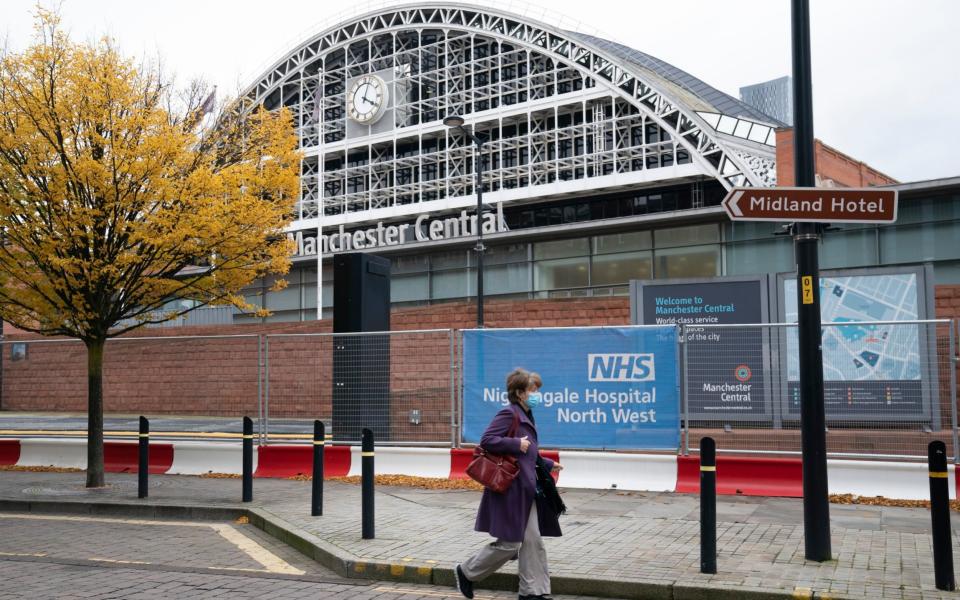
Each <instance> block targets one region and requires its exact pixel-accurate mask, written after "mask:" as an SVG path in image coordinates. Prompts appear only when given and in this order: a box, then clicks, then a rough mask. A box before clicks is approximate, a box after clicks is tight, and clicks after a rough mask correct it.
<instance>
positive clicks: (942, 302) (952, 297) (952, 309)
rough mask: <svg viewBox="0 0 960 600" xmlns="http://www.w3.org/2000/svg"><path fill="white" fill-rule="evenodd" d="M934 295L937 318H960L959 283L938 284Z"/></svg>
mask: <svg viewBox="0 0 960 600" xmlns="http://www.w3.org/2000/svg"><path fill="white" fill-rule="evenodd" d="M934 297H935V298H936V315H937V318H938V319H960V285H938V286H936V291H935V293H934Z"/></svg>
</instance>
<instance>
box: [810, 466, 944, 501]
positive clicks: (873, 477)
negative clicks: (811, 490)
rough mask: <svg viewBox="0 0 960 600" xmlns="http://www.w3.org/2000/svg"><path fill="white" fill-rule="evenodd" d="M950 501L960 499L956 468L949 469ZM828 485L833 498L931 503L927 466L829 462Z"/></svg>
mask: <svg viewBox="0 0 960 600" xmlns="http://www.w3.org/2000/svg"><path fill="white" fill-rule="evenodd" d="M949 478H950V485H949V488H950V498H951V499H956V489H957V488H956V483H955V481H956V480H955V473H954V466H953V465H949ZM827 481H828V485H829V489H830V493H831V494H855V495H857V496H883V497H885V498H896V499H899V500H929V499H930V477H929V475H928V473H927V463H926V462H917V463H907V462H887V461H872V460H834V459H831V460H828V461H827Z"/></svg>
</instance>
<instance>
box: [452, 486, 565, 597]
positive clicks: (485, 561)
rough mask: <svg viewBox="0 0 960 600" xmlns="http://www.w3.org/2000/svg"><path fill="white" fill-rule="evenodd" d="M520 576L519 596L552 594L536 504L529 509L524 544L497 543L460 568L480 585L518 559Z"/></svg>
mask: <svg viewBox="0 0 960 600" xmlns="http://www.w3.org/2000/svg"><path fill="white" fill-rule="evenodd" d="M517 550H519V562H520V564H519V565H518V569H519V575H520V595H521V596H536V595H546V594H549V593H550V573H549V572H548V571H547V549H546V548H545V547H544V545H543V538H541V537H540V524H539V522H538V521H537V503H536V502H534V503H533V506H532V507H531V508H530V518H529V519H527V527H526V529H524V531H523V542H505V541H503V540H500V539H498V540H497V541H495V542H491V543H489V544H487V545H486V546H484V547H483V548H480V550H479V551H478V552H477V553H476V554H474V555H473V556H471V557H470V558H468V559H467V560H465V561H464V562H463V563H462V564H461V565H460V568H461V569H462V570H463V574H464V575H465V576H466V577H467V579H469V580H470V581H480V580H481V579H484V578H485V577H487V576H489V575H490V574H491V573H493V572H494V571H496V570H497V569H499V568H500V567H502V566H503V565H504V563H506V562H507V561H508V560H510V559H511V558H513V557H515V556H517V554H518V553H517Z"/></svg>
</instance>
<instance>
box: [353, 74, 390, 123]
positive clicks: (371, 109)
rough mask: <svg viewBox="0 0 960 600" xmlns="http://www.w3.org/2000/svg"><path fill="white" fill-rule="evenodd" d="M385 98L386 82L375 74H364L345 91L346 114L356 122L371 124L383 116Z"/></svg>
mask: <svg viewBox="0 0 960 600" xmlns="http://www.w3.org/2000/svg"><path fill="white" fill-rule="evenodd" d="M387 99H388V92H387V83H386V82H385V81H384V80H383V79H380V78H379V77H377V76H376V75H364V76H362V77H359V78H357V80H356V81H354V82H353V84H352V85H351V86H350V89H349V90H348V91H347V114H348V115H350V118H351V119H353V120H354V121H356V122H357V123H362V124H364V125H372V124H373V123H376V122H377V121H379V120H380V117H382V116H383V112H384V109H386V107H387Z"/></svg>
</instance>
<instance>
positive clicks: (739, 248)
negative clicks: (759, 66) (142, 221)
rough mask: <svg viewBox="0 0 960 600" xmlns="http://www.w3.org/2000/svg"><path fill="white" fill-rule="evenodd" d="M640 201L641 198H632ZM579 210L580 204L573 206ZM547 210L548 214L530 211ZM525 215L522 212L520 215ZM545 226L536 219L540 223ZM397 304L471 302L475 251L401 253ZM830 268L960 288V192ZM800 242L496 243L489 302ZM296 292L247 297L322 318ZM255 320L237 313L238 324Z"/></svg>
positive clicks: (312, 291)
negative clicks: (924, 276)
mask: <svg viewBox="0 0 960 600" xmlns="http://www.w3.org/2000/svg"><path fill="white" fill-rule="evenodd" d="M631 197H633V196H631ZM568 204H569V205H576V203H575V202H571V203H568ZM524 210H525V211H533V212H534V213H535V211H538V210H540V209H539V208H534V209H524ZM523 212H524V211H520V212H519V213H514V218H521V217H520V216H518V215H519V214H522V213H523ZM534 219H536V217H534ZM390 259H391V261H392V279H391V299H392V301H393V303H394V305H396V306H409V305H422V304H431V303H438V302H448V301H455V300H463V299H466V298H470V297H474V296H475V295H476V277H477V272H476V257H475V255H474V253H473V251H472V250H470V249H467V248H462V249H456V250H449V249H445V250H439V251H434V252H422V253H419V254H407V255H392V256H390ZM820 262H821V267H822V268H824V269H831V268H855V267H871V266H884V265H896V264H916V263H930V264H932V265H933V268H934V280H935V282H936V283H960V192H957V193H955V194H953V195H952V196H950V195H946V196H936V197H929V198H921V199H913V198H910V199H906V200H904V199H901V203H900V214H899V219H898V221H897V223H896V224H895V225H891V226H882V227H877V226H871V225H846V226H834V227H831V228H830V230H828V231H827V234H826V235H825V236H824V240H823V242H822V245H821V248H820ZM793 267H794V262H793V242H792V240H791V238H790V236H788V235H785V232H784V230H783V228H782V226H781V224H779V223H765V222H739V223H731V222H728V221H723V222H721V221H716V222H711V223H701V224H695V225H684V226H680V227H660V228H652V227H649V226H648V227H646V228H643V229H640V228H639V227H638V228H637V229H636V230H629V231H623V232H619V233H609V234H607V233H605V234H600V235H579V236H571V237H563V238H559V239H552V240H547V241H531V242H515V243H507V244H496V243H492V244H490V245H488V247H487V250H486V252H485V254H484V295H485V296H486V297H488V298H511V297H519V298H557V297H579V296H599V295H622V294H626V293H627V290H628V285H629V281H630V280H631V279H679V278H692V277H713V276H719V275H753V274H761V273H782V272H787V271H792V270H793ZM332 279H333V274H332V270H331V268H330V265H329V263H327V264H325V265H324V272H323V281H324V284H323V306H324V312H325V315H327V314H332V313H331V311H332V307H333V285H332ZM286 280H287V286H286V287H285V288H284V289H281V290H273V289H271V288H272V287H273V286H274V285H275V282H274V281H273V280H267V281H264V282H258V285H256V286H253V287H251V288H250V289H248V290H247V291H246V292H245V295H246V297H247V298H248V300H250V301H251V302H252V303H253V304H254V305H255V306H257V307H263V308H266V309H268V310H270V311H271V312H272V313H273V314H272V315H271V316H270V317H267V320H268V321H297V320H310V319H315V318H316V287H317V269H316V266H315V265H312V264H311V265H308V266H303V263H301V264H300V265H295V266H294V268H293V269H292V270H291V271H290V273H289V274H288V275H287V276H286ZM252 318H254V317H249V316H242V315H238V316H237V320H238V321H245V320H247V321H248V320H250V319H252Z"/></svg>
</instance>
